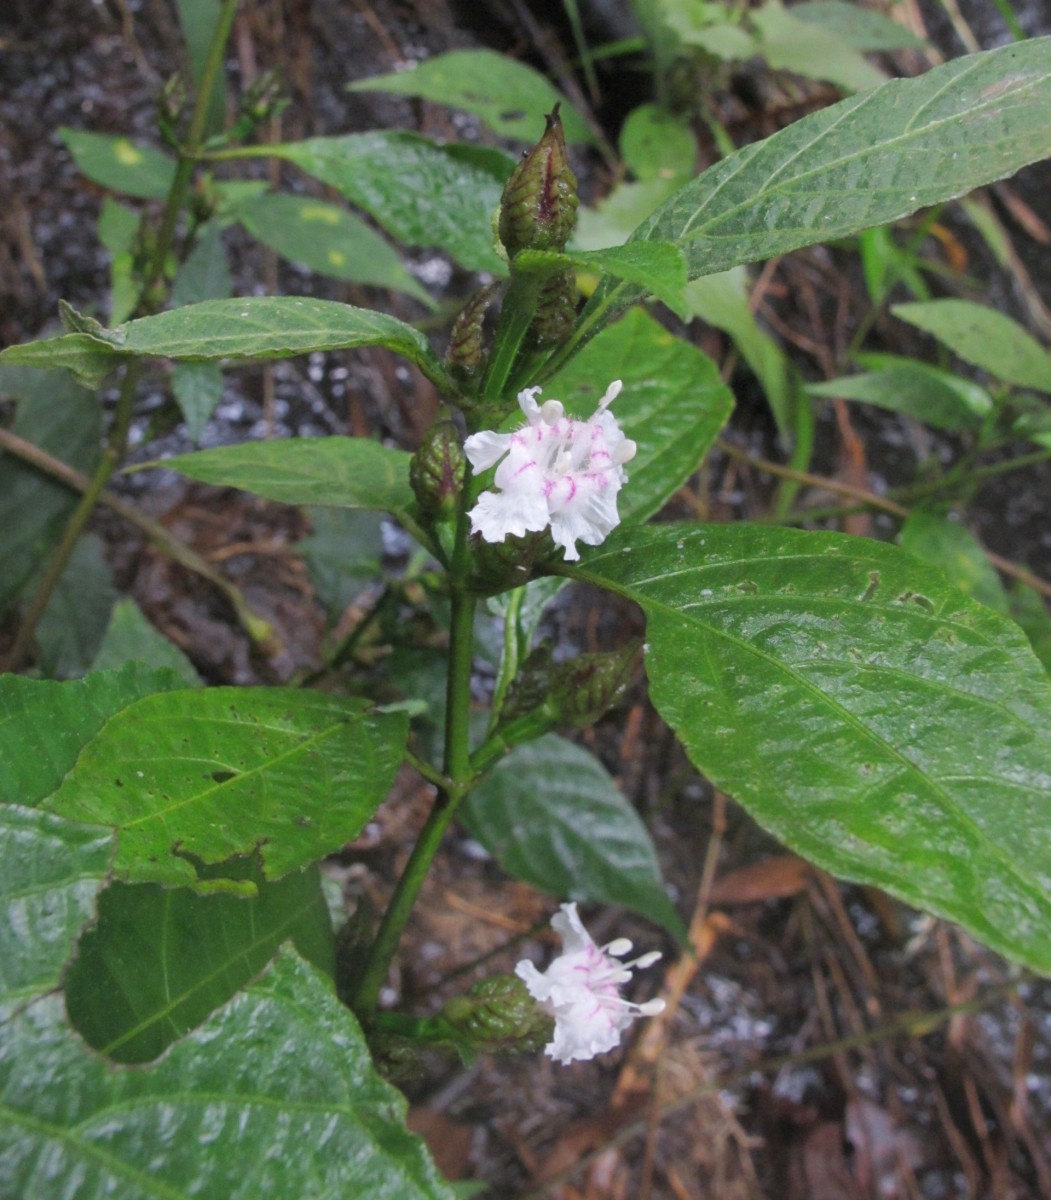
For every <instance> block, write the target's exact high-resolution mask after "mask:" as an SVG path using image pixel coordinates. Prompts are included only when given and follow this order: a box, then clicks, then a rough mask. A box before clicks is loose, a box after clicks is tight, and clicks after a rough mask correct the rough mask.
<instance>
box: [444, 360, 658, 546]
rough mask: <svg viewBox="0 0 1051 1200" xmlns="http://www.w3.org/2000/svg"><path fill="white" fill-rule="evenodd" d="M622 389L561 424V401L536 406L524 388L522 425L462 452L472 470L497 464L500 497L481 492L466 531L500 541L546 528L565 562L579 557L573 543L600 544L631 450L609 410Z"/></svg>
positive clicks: (471, 441)
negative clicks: (587, 414)
mask: <svg viewBox="0 0 1051 1200" xmlns="http://www.w3.org/2000/svg"><path fill="white" fill-rule="evenodd" d="M622 386H623V385H622V384H621V381H620V380H619V379H617V380H615V381H614V382H613V383H611V384H610V385H609V387H608V388H607V389H606V394H605V395H604V396H603V397H602V399H601V400H600V401H599V406H598V408H597V409H596V410H595V415H594V416H593V417H592V418H591V419H590V420H589V421H578V420H576V419H575V418H573V417H567V416H566V415H565V409H564V408H563V406H562V402H561V401H560V400H546V401H545V402H544V404H543V405H540V404H538V403H537V400H536V396H537V393H538V392H539V391H540V388H526V389H525V391H524V392H519V393H518V403H519V405H520V406H521V408H522V412H523V413H525V416H526V423H525V424H524V425H522V426H520V427H519V428H518V429H516V430H515V431H514V432H513V433H495V432H493V431H491V430H486V431H484V432H482V433H475V434H472V435H471V437H469V438H468V439H467V441H466V442H465V443H464V452H465V453H466V454H467V457H468V458H469V459H470V461H471V466H472V467H473V468H474V469H475V471H485V470H487V469H488V468H489V467H491V466H494V465H495V464H496V463H497V462H500V459H503V462H501V463H500V465H499V467H497V468H496V479H495V483H496V487H497V488H498V489H499V490H498V491H490V492H483V493H482V494H481V496H479V497H478V503H477V504H476V505H475V506H474V508H472V509H471V512H470V514H469V515H470V518H471V532H472V533H480V534H481V535H482V537H483V538H485V540H486V541H487V542H502V541H503V540H504V539H505V538H506V537H508V536H509V535H510V534H515V535H517V536H519V537H521V536H522V535H523V534H526V533H539V532H540V531H541V530H542V529H546V528H547V527H548V525H550V526H551V536H552V538H554V540H555V542H556V544H557V545H559V546H562V547H564V548H565V552H566V558H567V559H569V560H573V559H577V558H579V557H580V554H579V553H578V551H577V545H576V543H577V539H578V538H579V540H580V541H582V542H584V543H585V544H586V545H588V546H597V545H599V543H600V542H602V541H604V540H605V539H606V537H607V536H608V534H609V532H610V530H612V529H613V528H614V527H615V526H616V525H617V524H618V523H619V521H620V517H619V516H618V515H617V492H619V491H620V488H621V484H623V483H624V482H625V481H626V480H627V476H626V475H625V474H624V464H625V463H626V462H630V460H631V459H632V458H634V457H635V451H636V449H637V447H636V445H635V443H634V442H633V441H631V439H630V438H626V437H625V436H624V433H623V431H622V430H621V428H620V426H619V425H618V424H617V419H616V417H614V415H613V414H612V413H611V412H609V411H608V409H609V406H610V405H611V404H612V403H613V401H614V400H615V399H616V398H617V396H618V394H619V393H620V389H621V387H622ZM505 455H506V456H507V457H506V458H505V457H504V456H505Z"/></svg>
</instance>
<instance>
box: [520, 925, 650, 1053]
mask: <svg viewBox="0 0 1051 1200" xmlns="http://www.w3.org/2000/svg"><path fill="white" fill-rule="evenodd" d="M551 927H552V929H554V931H555V932H556V933H557V934H558V935H559V937H561V939H562V953H561V954H560V955H559V956H558V957H557V958H556V959H555V961H554V962H553V963H552V964H551V965H550V966H549V967H548V969H547V970H546V971H543V972H541V971H538V970H537V969H536V967H535V966H533V964H532V963H531V962H529V960H528V959H523V960H522V962H520V963H519V964H518V965H517V966H516V967H515V974H516V975H517V976H518V978H519V979H521V980H522V981H523V983H525V985H526V987H527V988H528V989H529V994H530V995H531V996H532V997H533V998H534V999H535V1000H537V1001H539V1003H540V1006H541V1008H543V1009H545V1010H546V1011H547V1012H549V1013H550V1014H551V1015H552V1016H553V1017H554V1018H555V1036H554V1039H553V1040H552V1041H551V1042H549V1043H548V1045H547V1046H546V1047H545V1052H546V1053H547V1054H548V1056H549V1057H551V1058H553V1059H554V1060H555V1061H556V1062H560V1063H571V1062H573V1060H574V1059H586V1058H594V1057H595V1055H596V1054H602V1053H603V1052H604V1051H606V1050H612V1049H613V1047H614V1046H616V1045H618V1044H619V1043H620V1035H621V1034H622V1033H623V1032H624V1030H625V1029H627V1027H628V1026H629V1025H630V1024H631V1023H632V1021H634V1020H635V1018H636V1017H651V1016H655V1015H656V1014H657V1013H659V1012H663V1010H664V1001H663V1000H649V1001H647V1002H646V1003H645V1004H632V1003H631V1001H629V1000H623V999H622V998H621V995H620V988H621V985H622V984H624V983H627V982H628V980H629V979H631V972H632V968H634V967H638V968H640V969H641V968H642V967H648V966H651V965H652V964H653V963H655V962H656V961H657V959H658V958H660V956H661V955H660V951H659V950H654V951H652V952H651V953H649V954H643V955H641V956H640V957H639V958H636V959H634V960H633V961H632V962H621V961H620V960H621V958H623V956H624V955H625V954H628V953H629V952H630V951H631V942H630V941H628V939H627V938H617V939H616V940H615V941H612V942H610V943H609V944H608V945H606V946H597V945H596V944H595V942H594V941H593V939H592V937H591V935H590V934H589V933H588V931H587V930H586V929H585V928H584V926H583V923H582V922H581V920H580V917H579V916H578V915H577V906H576V905H575V904H563V905H562V909H561V911H560V912H558V913H556V914H555V916H554V917H553V918H552V920H551Z"/></svg>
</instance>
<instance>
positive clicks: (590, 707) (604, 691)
mask: <svg viewBox="0 0 1051 1200" xmlns="http://www.w3.org/2000/svg"><path fill="white" fill-rule="evenodd" d="M640 646H641V642H639V640H638V639H637V638H636V639H634V640H632V641H630V642H628V643H627V644H626V645H624V646H622V647H621V648H620V649H619V650H613V651H609V652H606V653H600V654H581V655H578V657H576V658H571V659H569V661H568V662H561V663H555V662H552V661H551V653H550V651H549V650H548V649H547V648H546V647H543V646H541V647H539V648H538V649H536V650H534V651H533V652H532V654H530V655H529V657H528V658H527V659H526V660H525V662H524V663H523V664H522V668H521V670H520V671H519V672H518V674H517V675H516V676H515V679H514V682H513V683H512V684H511V687H510V689H509V690H508V693H507V699H506V701H505V702H504V709H503V713H502V714H501V715H502V721H501V724H506V725H511V724H512V723H513V724H515V725H516V726H517V725H519V724H520V723H522V721H523V719H524V718H528V719H529V722H530V724H531V725H532V726H534V727H537V728H539V729H540V731H541V732H543V731H546V730H547V729H552V728H554V727H555V726H556V725H575V726H580V727H583V726H586V725H591V724H593V723H594V722H595V721H597V720H598V718H599V717H601V716H602V714H603V713H604V712H605V711H606V710H607V709H608V708H610V707H611V706H612V705H613V704H615V703H616V702H617V700H618V699H619V698H620V696H621V694H622V693H623V691H624V689H625V688H626V687H627V686H628V683H629V681H630V680H631V675H632V672H633V671H634V669H635V664H636V662H637V660H638V654H639V647H640Z"/></svg>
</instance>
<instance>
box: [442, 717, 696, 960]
mask: <svg viewBox="0 0 1051 1200" xmlns="http://www.w3.org/2000/svg"><path fill="white" fill-rule="evenodd" d="M460 818H461V820H462V821H463V823H464V824H465V825H466V826H467V828H468V830H470V832H471V834H472V836H473V837H475V838H477V839H478V841H480V842H481V843H482V845H483V846H485V848H486V849H487V850H488V851H489V852H490V853H491V854H492V855H493V857H494V858H495V859H496V860H497V861H498V862H499V863H500V866H501V867H503V869H504V870H505V871H506V872H507V873H508V874H509V875H513V876H514V877H515V878H516V879H523V880H525V882H526V883H531V884H533V885H534V887H538V888H541V889H542V890H543V891H545V892H550V893H551V894H552V895H555V896H559V897H564V898H566V899H569V900H595V901H601V902H604V903H607V904H623V905H625V906H626V907H627V908H630V909H633V910H634V911H635V912H639V913H642V914H643V916H646V917H649V919H650V920H651V921H655V922H656V923H657V924H658V925H663V926H664V928H665V929H667V930H669V932H671V933H672V934H673V935H674V936H675V937H677V938H682V937H683V936H684V930H683V928H682V923H681V922H680V920H679V918H678V916H677V915H676V912H675V909H674V908H673V907H672V904H671V901H670V900H669V899H668V895H667V893H666V892H665V890H664V887H663V885H662V883H661V872H660V865H659V864H658V862H657V853H656V851H655V850H654V848H653V843H652V842H651V841H650V835H649V833H648V832H647V831H646V826H645V825H644V824H643V823H642V820H641V819H640V817H639V815H638V813H637V812H636V811H635V810H634V808H632V806H631V805H630V804H629V803H628V801H627V800H626V799H625V798H624V796H623V795H622V794H621V793H620V792H619V791H618V790H617V786H616V784H615V783H614V782H613V779H612V777H611V776H610V775H609V773H608V772H607V770H606V769H605V767H603V766H602V764H601V763H600V762H599V761H598V759H596V758H595V756H594V755H593V754H591V753H590V752H589V751H587V750H585V749H584V748H583V747H581V746H576V745H574V744H573V743H572V742H567V741H566V740H565V739H564V738H560V737H556V736H555V735H554V734H548V735H547V736H546V737H542V738H540V739H539V740H538V741H535V742H531V743H529V744H528V745H525V746H517V747H516V748H515V749H514V750H512V751H511V752H510V754H508V755H507V757H506V758H504V759H502V760H501V761H500V762H499V763H498V764H497V766H496V767H495V768H494V769H493V771H492V773H491V774H490V775H489V777H488V778H487V779H485V780H484V781H483V782H482V783H481V784H480V785H479V786H478V787H477V788H476V789H475V790H474V791H473V792H472V793H471V794H470V795H469V796H468V797H467V799H466V800H465V801H464V805H463V807H462V808H461V809H460Z"/></svg>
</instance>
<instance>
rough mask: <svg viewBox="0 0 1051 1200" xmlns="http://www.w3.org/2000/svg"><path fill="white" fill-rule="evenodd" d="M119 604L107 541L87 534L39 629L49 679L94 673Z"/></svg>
mask: <svg viewBox="0 0 1051 1200" xmlns="http://www.w3.org/2000/svg"><path fill="white" fill-rule="evenodd" d="M116 599H117V592H116V589H115V588H114V586H113V576H112V574H111V572H110V569H109V563H108V562H107V561H106V555H105V552H104V551H103V548H102V539H101V538H100V537H99V536H98V535H97V534H94V533H85V534H82V535H81V537H80V539H79V541H78V542H77V544H76V546H74V548H73V553H72V554H71V555H70V558H69V562H68V563H67V564H66V569H65V570H64V571H63V572H62V574H61V576H60V577H59V580H58V583H57V584H56V585H55V590H54V591H53V592H52V593H51V598H50V599H49V600H48V603H47V608H45V609H44V613H43V615H42V616H41V618H40V623H39V625H38V626H37V634H36V637H37V643H38V644H39V646H40V664H41V666H42V667H43V669H44V672H45V673H46V674H47V675H50V676H51V677H52V678H54V679H68V678H70V677H72V676H76V675H83V674H84V672H85V671H87V670H88V669H89V667H90V666H91V664H92V663H93V662H94V661H95V655H96V654H97V653H98V649H99V646H101V645H102V639H103V637H105V635H106V626H107V625H108V624H109V618H110V613H111V611H112V610H113V605H114V603H115V601H116Z"/></svg>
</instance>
